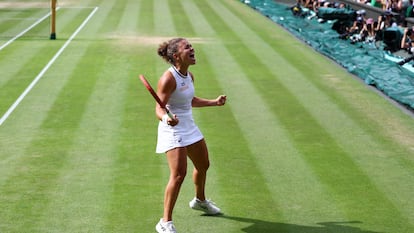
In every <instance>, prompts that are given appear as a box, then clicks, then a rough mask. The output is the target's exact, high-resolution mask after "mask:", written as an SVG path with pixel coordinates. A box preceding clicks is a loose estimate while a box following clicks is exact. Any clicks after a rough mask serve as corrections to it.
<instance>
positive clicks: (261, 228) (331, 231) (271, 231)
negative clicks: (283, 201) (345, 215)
mask: <svg viewBox="0 0 414 233" xmlns="http://www.w3.org/2000/svg"><path fill="white" fill-rule="evenodd" d="M217 217H219V218H223V219H229V220H233V221H238V222H244V223H251V225H249V226H248V227H245V228H243V229H241V230H242V231H243V232H246V233H287V232H289V233H336V232H340V233H380V232H377V231H369V230H362V229H360V228H359V227H356V226H350V225H351V224H358V223H362V222H359V221H349V222H320V223H317V224H318V226H304V225H297V224H288V223H281V222H268V221H262V220H258V219H251V218H242V217H233V216H227V215H219V216H217Z"/></svg>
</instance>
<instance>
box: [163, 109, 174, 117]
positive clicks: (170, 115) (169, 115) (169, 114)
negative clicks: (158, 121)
mask: <svg viewBox="0 0 414 233" xmlns="http://www.w3.org/2000/svg"><path fill="white" fill-rule="evenodd" d="M165 111H166V112H167V115H168V117H169V118H170V119H171V120H172V119H174V116H173V115H172V114H171V112H170V110H168V109H165Z"/></svg>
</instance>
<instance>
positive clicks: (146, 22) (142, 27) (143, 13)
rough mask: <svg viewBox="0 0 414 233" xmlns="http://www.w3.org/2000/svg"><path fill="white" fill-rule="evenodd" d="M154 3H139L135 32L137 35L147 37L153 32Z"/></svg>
mask: <svg viewBox="0 0 414 233" xmlns="http://www.w3.org/2000/svg"><path fill="white" fill-rule="evenodd" d="M154 5H155V2H154V1H141V7H140V11H139V17H138V22H137V25H138V27H137V28H136V30H137V31H138V32H139V34H143V35H147V34H151V33H153V32H154V24H155V19H154V12H155V10H154V7H155V6H154Z"/></svg>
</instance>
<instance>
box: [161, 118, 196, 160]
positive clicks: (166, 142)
mask: <svg viewBox="0 0 414 233" xmlns="http://www.w3.org/2000/svg"><path fill="white" fill-rule="evenodd" d="M178 120H179V122H178V124H177V125H176V126H170V125H167V124H165V123H164V122H162V121H160V122H159V124H158V137H157V148H156V153H165V152H167V151H169V150H171V149H174V148H177V147H185V146H189V145H191V144H194V143H196V142H198V141H200V140H201V139H203V138H204V136H203V134H202V133H201V131H200V129H199V128H198V127H197V125H196V124H195V123H194V119H193V117H192V115H191V114H190V115H189V116H179V118H178Z"/></svg>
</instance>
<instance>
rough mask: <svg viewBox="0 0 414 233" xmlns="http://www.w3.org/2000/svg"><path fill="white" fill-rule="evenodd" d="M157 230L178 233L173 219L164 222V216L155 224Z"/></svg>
mask: <svg viewBox="0 0 414 233" xmlns="http://www.w3.org/2000/svg"><path fill="white" fill-rule="evenodd" d="M155 230H157V232H158V233H177V231H176V230H175V226H174V223H173V222H172V221H168V222H164V220H163V219H162V218H161V219H160V221H159V222H158V223H157V225H156V226H155Z"/></svg>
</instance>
